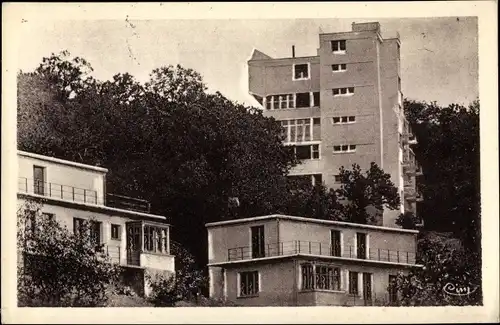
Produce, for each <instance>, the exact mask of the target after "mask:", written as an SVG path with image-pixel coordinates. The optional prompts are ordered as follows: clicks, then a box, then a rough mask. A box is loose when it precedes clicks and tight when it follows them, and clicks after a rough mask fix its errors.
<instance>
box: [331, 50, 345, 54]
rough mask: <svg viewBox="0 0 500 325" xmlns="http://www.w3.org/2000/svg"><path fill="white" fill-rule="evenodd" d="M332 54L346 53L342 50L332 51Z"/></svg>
mask: <svg viewBox="0 0 500 325" xmlns="http://www.w3.org/2000/svg"><path fill="white" fill-rule="evenodd" d="M332 53H333V54H346V53H347V52H346V51H345V50H344V51H332Z"/></svg>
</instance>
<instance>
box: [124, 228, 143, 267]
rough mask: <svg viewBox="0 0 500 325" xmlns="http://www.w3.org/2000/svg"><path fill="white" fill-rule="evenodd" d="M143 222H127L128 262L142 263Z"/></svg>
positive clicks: (132, 263)
mask: <svg viewBox="0 0 500 325" xmlns="http://www.w3.org/2000/svg"><path fill="white" fill-rule="evenodd" d="M141 229H142V227H141V224H140V223H139V224H127V264H130V265H140V253H141V248H142V242H141Z"/></svg>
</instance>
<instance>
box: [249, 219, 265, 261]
mask: <svg viewBox="0 0 500 325" xmlns="http://www.w3.org/2000/svg"><path fill="white" fill-rule="evenodd" d="M250 232H251V236H252V258H259V257H265V256H266V251H265V244H264V226H256V227H251V228H250Z"/></svg>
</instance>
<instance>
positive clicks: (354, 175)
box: [337, 162, 401, 224]
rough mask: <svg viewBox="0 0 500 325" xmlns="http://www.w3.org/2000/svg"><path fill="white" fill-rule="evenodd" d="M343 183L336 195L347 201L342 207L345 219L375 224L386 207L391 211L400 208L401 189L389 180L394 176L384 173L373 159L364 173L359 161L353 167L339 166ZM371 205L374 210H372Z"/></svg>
mask: <svg viewBox="0 0 500 325" xmlns="http://www.w3.org/2000/svg"><path fill="white" fill-rule="evenodd" d="M340 178H341V183H342V184H341V186H340V188H339V189H338V190H337V195H338V196H339V197H342V198H344V199H345V200H346V201H347V202H346V203H345V204H343V206H342V207H341V210H342V213H343V214H344V216H345V218H346V219H347V220H349V221H350V222H355V223H363V224H365V223H374V222H376V220H375V218H376V215H377V214H380V213H381V212H382V211H383V209H384V207H387V208H389V209H391V210H395V209H399V207H400V204H401V202H400V197H399V194H398V189H397V188H396V187H395V186H394V183H393V182H392V181H391V180H390V178H391V175H389V174H387V173H385V172H384V171H383V170H382V169H381V168H380V167H378V165H377V164H376V163H374V162H372V163H371V164H370V169H369V170H367V171H366V175H363V173H362V171H361V168H360V166H359V165H357V164H353V165H352V170H347V169H345V168H344V167H341V168H340ZM370 208H374V209H375V211H376V212H375V213H370Z"/></svg>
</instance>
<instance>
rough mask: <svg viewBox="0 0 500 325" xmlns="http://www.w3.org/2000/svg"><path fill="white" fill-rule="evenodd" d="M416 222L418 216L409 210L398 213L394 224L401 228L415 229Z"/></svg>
mask: <svg viewBox="0 0 500 325" xmlns="http://www.w3.org/2000/svg"><path fill="white" fill-rule="evenodd" d="M418 222H419V220H418V218H417V217H416V216H415V214H414V213H413V212H411V211H406V212H405V213H402V214H400V215H399V217H398V218H397V219H396V225H398V226H401V228H403V229H416V228H417V224H418Z"/></svg>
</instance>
